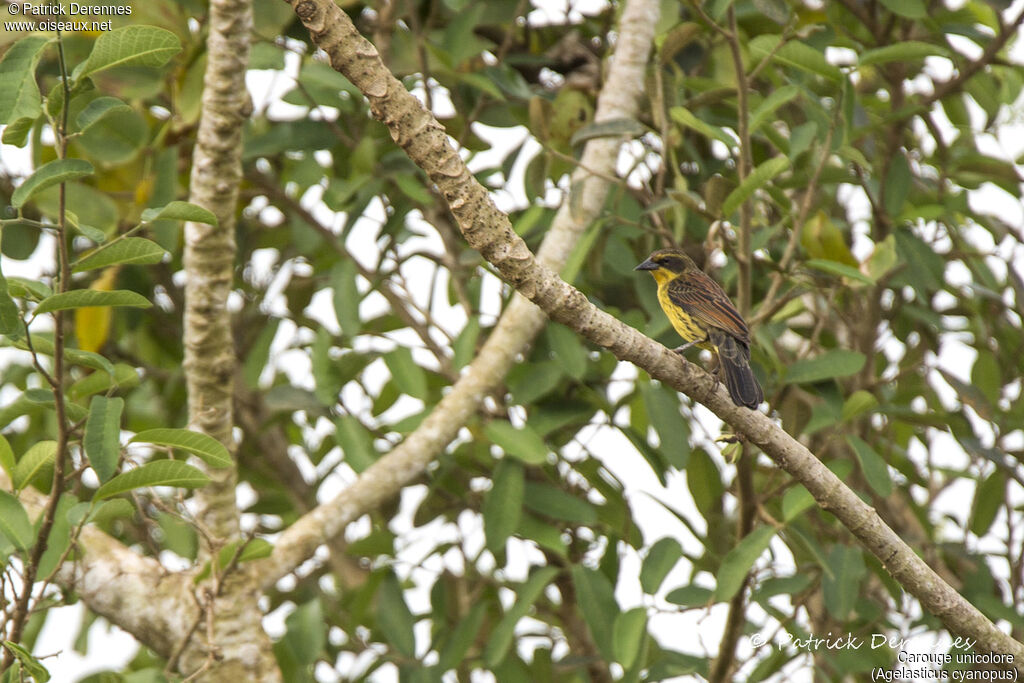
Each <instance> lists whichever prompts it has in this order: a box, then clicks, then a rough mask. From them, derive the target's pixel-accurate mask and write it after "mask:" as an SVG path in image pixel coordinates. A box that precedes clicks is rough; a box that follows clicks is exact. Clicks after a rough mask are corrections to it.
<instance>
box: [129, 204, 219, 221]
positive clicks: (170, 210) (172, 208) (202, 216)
mask: <svg viewBox="0 0 1024 683" xmlns="http://www.w3.org/2000/svg"><path fill="white" fill-rule="evenodd" d="M168 220H170V221H192V222H193V223H206V224H207V225H217V217H216V216H214V215H213V213H212V212H210V211H207V210H206V209H204V208H203V207H201V206H197V205H195V204H189V203H188V202H179V201H174V202H171V203H169V204H167V205H166V206H158V207H154V208H152V209H146V210H145V211H143V212H142V222H143V223H152V222H154V221H168Z"/></svg>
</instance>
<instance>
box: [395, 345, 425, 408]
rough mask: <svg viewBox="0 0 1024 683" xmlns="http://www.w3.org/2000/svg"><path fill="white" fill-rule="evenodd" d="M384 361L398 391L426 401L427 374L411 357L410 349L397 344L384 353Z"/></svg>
mask: <svg viewBox="0 0 1024 683" xmlns="http://www.w3.org/2000/svg"><path fill="white" fill-rule="evenodd" d="M384 363H385V364H386V365H387V366H388V370H390V371H391V376H392V377H393V378H394V380H395V385H396V386H397V387H398V390H399V391H400V392H402V393H403V394H406V395H407V396H412V397H413V398H418V399H420V400H421V401H426V400H427V399H428V398H429V397H430V392H429V390H428V388H427V375H426V373H425V372H423V368H421V367H420V366H419V364H418V363H417V362H416V361H415V360H414V359H413V357H412V351H410V350H409V349H407V348H406V347H404V346H399V347H398V348H396V349H395V350H394V351H391V352H389V353H386V354H384Z"/></svg>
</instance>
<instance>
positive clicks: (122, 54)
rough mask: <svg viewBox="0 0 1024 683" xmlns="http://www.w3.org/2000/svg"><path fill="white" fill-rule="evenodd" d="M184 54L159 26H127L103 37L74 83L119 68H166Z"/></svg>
mask: <svg viewBox="0 0 1024 683" xmlns="http://www.w3.org/2000/svg"><path fill="white" fill-rule="evenodd" d="M180 51H181V43H180V42H179V41H178V37H177V36H176V35H174V34H173V33H171V32H170V31H167V30H165V29H162V28H157V27H156V26H125V27H124V28H118V29H114V30H113V31H110V32H108V33H102V34H100V37H99V38H97V39H96V44H95V45H93V47H92V52H90V53H89V57H88V59H86V60H85V61H84V62H82V63H81V64H79V65H78V67H77V68H76V69H75V71H74V73H73V74H72V80H74V81H76V82H78V81H81V79H83V78H85V77H86V76H91V75H93V74H95V73H98V72H100V71H103V70H105V69H112V68H114V67H119V66H148V67H159V66H163V65H164V64H166V63H167V62H168V60H170V58H171V57H173V56H174V55H176V54H178V52H180Z"/></svg>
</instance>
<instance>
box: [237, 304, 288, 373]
mask: <svg viewBox="0 0 1024 683" xmlns="http://www.w3.org/2000/svg"><path fill="white" fill-rule="evenodd" d="M263 320H264V322H263V327H262V329H260V332H259V334H258V335H257V336H256V341H255V342H253V344H252V346H250V347H249V355H247V356H246V357H245V361H244V362H243V363H242V379H243V380H245V384H246V386H248V387H249V388H250V389H256V388H258V387H259V382H260V375H262V374H263V369H264V368H266V367H267V364H268V363H269V361H270V346H271V344H273V343H274V337H275V336H277V328H278V326H280V324H281V319H280V318H277V317H273V316H272V317H270V318H264V319H263Z"/></svg>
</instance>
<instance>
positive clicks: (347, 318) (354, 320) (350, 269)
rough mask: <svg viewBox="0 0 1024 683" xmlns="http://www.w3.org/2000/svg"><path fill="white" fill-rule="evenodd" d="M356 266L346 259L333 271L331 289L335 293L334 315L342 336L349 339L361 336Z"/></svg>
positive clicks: (359, 297)
mask: <svg viewBox="0 0 1024 683" xmlns="http://www.w3.org/2000/svg"><path fill="white" fill-rule="evenodd" d="M356 274H357V270H356V264H355V262H354V261H351V260H349V259H345V260H343V261H339V262H338V264H337V265H336V266H334V268H332V269H331V282H330V284H331V289H332V290H333V292H334V296H333V301H334V314H335V315H336V316H337V317H338V325H340V326H341V334H342V335H343V336H345V337H346V338H347V339H351V338H352V337H354V336H356V335H357V334H359V328H360V325H361V323H360V320H359V302H360V301H362V297H361V296H360V295H359V288H358V287H356Z"/></svg>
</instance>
